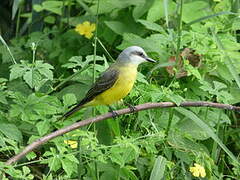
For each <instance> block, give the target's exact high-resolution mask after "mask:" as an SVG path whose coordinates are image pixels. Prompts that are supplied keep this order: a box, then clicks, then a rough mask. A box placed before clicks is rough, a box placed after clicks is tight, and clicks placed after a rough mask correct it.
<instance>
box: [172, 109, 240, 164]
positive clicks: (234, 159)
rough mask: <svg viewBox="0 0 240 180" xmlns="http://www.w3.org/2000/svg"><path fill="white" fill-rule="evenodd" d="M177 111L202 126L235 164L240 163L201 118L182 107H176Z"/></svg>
mask: <svg viewBox="0 0 240 180" xmlns="http://www.w3.org/2000/svg"><path fill="white" fill-rule="evenodd" d="M176 110H177V111H178V112H180V113H181V114H183V115H184V116H186V117H188V118H190V119H191V120H193V121H194V122H195V123H196V124H197V125H198V126H199V127H200V128H202V129H203V130H204V131H205V132H206V133H207V134H208V135H209V136H210V137H211V138H212V139H213V140H214V141H215V142H216V143H217V144H218V145H219V146H220V147H221V148H222V149H223V150H224V151H225V152H226V153H227V154H228V155H229V157H230V158H231V159H232V160H233V161H235V162H236V163H237V164H240V163H239V161H238V159H237V158H236V157H235V156H234V155H233V153H232V152H231V151H230V150H229V149H228V148H227V147H226V146H225V145H224V144H223V142H222V141H221V140H220V139H219V137H218V136H217V135H216V134H215V133H214V132H213V130H212V129H211V128H210V127H209V126H208V125H207V124H206V123H205V122H204V121H202V120H201V119H199V118H198V117H197V116H196V115H195V114H194V113H193V112H191V111H189V110H187V109H184V108H176Z"/></svg>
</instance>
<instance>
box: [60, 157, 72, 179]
mask: <svg viewBox="0 0 240 180" xmlns="http://www.w3.org/2000/svg"><path fill="white" fill-rule="evenodd" d="M61 162H62V167H63V169H64V170H65V172H66V173H67V175H68V176H69V177H70V176H71V174H72V173H73V171H74V169H75V167H74V163H73V162H72V161H70V160H68V159H66V158H64V159H61Z"/></svg>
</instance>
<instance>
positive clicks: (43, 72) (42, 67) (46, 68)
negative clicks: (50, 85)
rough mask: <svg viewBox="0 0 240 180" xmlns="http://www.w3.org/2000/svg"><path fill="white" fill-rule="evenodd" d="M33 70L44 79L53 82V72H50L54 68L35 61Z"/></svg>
mask: <svg viewBox="0 0 240 180" xmlns="http://www.w3.org/2000/svg"><path fill="white" fill-rule="evenodd" d="M34 69H36V70H38V71H39V73H40V74H41V75H43V76H45V78H47V79H50V80H53V72H52V71H51V70H52V69H54V68H53V66H52V65H50V64H48V63H43V61H36V62H35V68H34ZM41 79H42V78H41Z"/></svg>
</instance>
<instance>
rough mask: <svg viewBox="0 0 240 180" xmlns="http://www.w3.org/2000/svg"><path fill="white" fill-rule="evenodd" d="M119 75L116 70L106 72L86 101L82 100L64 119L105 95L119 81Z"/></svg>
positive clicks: (94, 85) (91, 90) (90, 91)
mask: <svg viewBox="0 0 240 180" xmlns="http://www.w3.org/2000/svg"><path fill="white" fill-rule="evenodd" d="M118 75H119V70H117V69H114V68H111V67H110V68H109V69H108V70H107V71H105V72H104V73H103V74H102V75H101V76H100V77H99V78H98V79H97V80H96V82H95V83H94V84H93V85H92V87H91V88H90V90H89V91H88V92H87V94H86V96H85V98H84V99H82V100H81V101H80V102H79V103H78V104H77V105H76V106H74V107H73V108H72V109H71V110H70V111H68V112H67V113H65V114H64V115H63V118H67V117H68V116H70V115H71V114H73V113H74V112H76V111H78V110H79V109H81V108H82V107H83V105H84V104H86V103H88V102H90V101H91V100H93V99H94V98H95V97H96V96H97V95H99V94H101V93H103V92H104V91H106V90H108V89H109V88H111V87H112V86H113V85H114V83H115V82H116V81H117V79H118Z"/></svg>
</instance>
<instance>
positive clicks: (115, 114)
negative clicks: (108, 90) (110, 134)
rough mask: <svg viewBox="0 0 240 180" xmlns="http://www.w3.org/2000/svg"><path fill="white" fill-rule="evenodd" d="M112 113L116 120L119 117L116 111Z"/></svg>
mask: <svg viewBox="0 0 240 180" xmlns="http://www.w3.org/2000/svg"><path fill="white" fill-rule="evenodd" d="M111 113H112V117H113V118H116V117H117V116H118V115H119V114H118V113H117V112H116V111H111Z"/></svg>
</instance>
